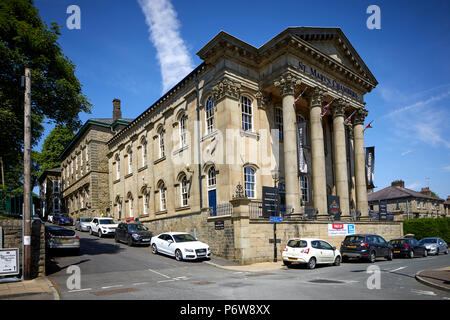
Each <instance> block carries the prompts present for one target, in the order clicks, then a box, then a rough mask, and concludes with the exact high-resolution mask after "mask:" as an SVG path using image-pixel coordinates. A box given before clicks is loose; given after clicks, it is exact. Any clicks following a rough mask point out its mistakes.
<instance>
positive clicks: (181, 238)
mask: <svg viewBox="0 0 450 320" xmlns="http://www.w3.org/2000/svg"><path fill="white" fill-rule="evenodd" d="M172 236H173V238H174V239H175V242H189V241H197V239H195V238H194V237H193V236H191V235H190V234H188V233H183V234H174V235H172Z"/></svg>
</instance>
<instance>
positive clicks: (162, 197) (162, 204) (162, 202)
mask: <svg viewBox="0 0 450 320" xmlns="http://www.w3.org/2000/svg"><path fill="white" fill-rule="evenodd" d="M158 188H159V210H160V211H166V209H167V206H166V186H165V185H164V182H163V181H160V183H158Z"/></svg>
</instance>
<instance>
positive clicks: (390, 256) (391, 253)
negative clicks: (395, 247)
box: [386, 250, 394, 261]
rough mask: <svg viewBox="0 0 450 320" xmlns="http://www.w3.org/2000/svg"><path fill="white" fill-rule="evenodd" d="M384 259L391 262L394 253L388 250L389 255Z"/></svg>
mask: <svg viewBox="0 0 450 320" xmlns="http://www.w3.org/2000/svg"><path fill="white" fill-rule="evenodd" d="M386 259H388V260H389V261H392V259H394V253H393V252H392V250H389V254H388V256H387V258H386Z"/></svg>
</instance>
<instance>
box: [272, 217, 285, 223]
mask: <svg viewBox="0 0 450 320" xmlns="http://www.w3.org/2000/svg"><path fill="white" fill-rule="evenodd" d="M270 222H283V217H270Z"/></svg>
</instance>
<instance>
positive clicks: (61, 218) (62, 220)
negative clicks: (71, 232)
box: [53, 213, 73, 226]
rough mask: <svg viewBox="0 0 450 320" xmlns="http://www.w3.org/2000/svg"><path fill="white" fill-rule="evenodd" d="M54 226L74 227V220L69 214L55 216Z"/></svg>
mask: <svg viewBox="0 0 450 320" xmlns="http://www.w3.org/2000/svg"><path fill="white" fill-rule="evenodd" d="M53 224H57V225H59V226H72V225H73V219H72V218H71V217H69V215H68V214H58V213H57V214H55V215H54V216H53Z"/></svg>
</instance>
